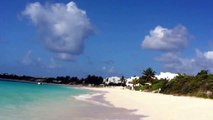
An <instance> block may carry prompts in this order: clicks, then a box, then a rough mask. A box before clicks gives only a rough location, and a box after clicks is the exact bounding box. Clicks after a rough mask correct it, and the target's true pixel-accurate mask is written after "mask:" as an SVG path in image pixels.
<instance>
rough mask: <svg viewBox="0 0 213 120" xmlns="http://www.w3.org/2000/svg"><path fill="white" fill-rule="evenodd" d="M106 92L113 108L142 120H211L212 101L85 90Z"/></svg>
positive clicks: (117, 89)
mask: <svg viewBox="0 0 213 120" xmlns="http://www.w3.org/2000/svg"><path fill="white" fill-rule="evenodd" d="M87 89H90V90H96V91H106V93H105V95H104V98H105V100H106V101H108V102H110V103H111V104H112V105H113V106H115V107H119V108H126V109H129V110H135V111H134V112H133V113H132V114H135V115H143V116H144V117H143V118H142V120H213V100H210V99H203V98H194V97H183V96H172V95H163V94H157V93H147V92H139V91H131V90H127V89H124V90H123V89H121V88H87Z"/></svg>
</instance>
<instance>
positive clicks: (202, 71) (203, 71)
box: [197, 70, 208, 76]
mask: <svg viewBox="0 0 213 120" xmlns="http://www.w3.org/2000/svg"><path fill="white" fill-rule="evenodd" d="M207 74H208V70H201V71H200V72H198V73H197V76H200V75H207Z"/></svg>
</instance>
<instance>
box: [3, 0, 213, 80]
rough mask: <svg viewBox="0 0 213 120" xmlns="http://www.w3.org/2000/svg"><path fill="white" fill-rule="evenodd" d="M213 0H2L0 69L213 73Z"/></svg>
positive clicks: (128, 73) (78, 73)
mask: <svg viewBox="0 0 213 120" xmlns="http://www.w3.org/2000/svg"><path fill="white" fill-rule="evenodd" d="M212 6H213V2H212V1H211V0H205V1H203V0H188V1H185V0H161V1H154V0H153V1H151V0H149V1H148V0H134V1H132V0H74V1H69V0H46V1H44V0H38V1H36V0H19V1H18V2H17V3H15V2H13V1H8V0H2V1H1V4H0V48H1V51H0V54H1V57H0V73H4V72H8V73H15V74H27V75H33V76H57V75H70V76H79V77H84V76H86V75H87V74H95V75H102V76H111V75H118V76H121V75H124V76H132V75H141V73H142V70H143V69H145V68H147V67H152V68H153V69H154V70H155V71H156V72H157V73H159V72H167V71H168V72H181V73H188V74H195V73H196V72H198V71H199V70H200V69H208V70H209V71H210V72H213V14H212Z"/></svg>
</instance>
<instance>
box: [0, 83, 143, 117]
mask: <svg viewBox="0 0 213 120" xmlns="http://www.w3.org/2000/svg"><path fill="white" fill-rule="evenodd" d="M95 94H98V95H96V96H95V97H94V98H90V96H94V95H95ZM88 98H89V99H88ZM79 99H81V100H79ZM103 104H104V105H103ZM134 111H135V110H127V109H123V108H115V107H113V105H111V104H110V103H108V102H107V101H104V96H103V93H97V92H91V91H88V90H84V89H77V88H72V87H67V86H59V85H49V84H43V85H38V84H36V83H22V82H13V81H6V80H2V79H0V120H141V117H142V116H137V115H134V114H132V112H134Z"/></svg>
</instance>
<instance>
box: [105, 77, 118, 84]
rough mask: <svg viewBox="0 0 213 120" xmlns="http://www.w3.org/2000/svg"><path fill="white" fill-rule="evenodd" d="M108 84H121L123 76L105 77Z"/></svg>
mask: <svg viewBox="0 0 213 120" xmlns="http://www.w3.org/2000/svg"><path fill="white" fill-rule="evenodd" d="M104 83H105V84H106V85H109V84H110V83H111V84H121V78H120V77H117V76H112V77H108V78H105V79H104Z"/></svg>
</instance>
